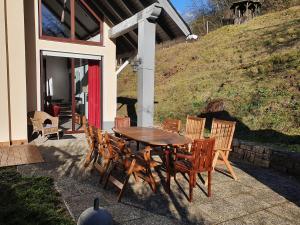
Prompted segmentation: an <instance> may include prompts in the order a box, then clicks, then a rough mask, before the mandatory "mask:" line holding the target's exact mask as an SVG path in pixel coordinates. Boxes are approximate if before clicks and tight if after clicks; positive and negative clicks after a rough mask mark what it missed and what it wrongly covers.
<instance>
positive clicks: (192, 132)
mask: <svg viewBox="0 0 300 225" xmlns="http://www.w3.org/2000/svg"><path fill="white" fill-rule="evenodd" d="M205 120H206V119H205V118H200V117H195V116H187V120H186V127H185V136H186V137H187V138H190V139H191V140H196V139H203V135H204V126H205Z"/></svg>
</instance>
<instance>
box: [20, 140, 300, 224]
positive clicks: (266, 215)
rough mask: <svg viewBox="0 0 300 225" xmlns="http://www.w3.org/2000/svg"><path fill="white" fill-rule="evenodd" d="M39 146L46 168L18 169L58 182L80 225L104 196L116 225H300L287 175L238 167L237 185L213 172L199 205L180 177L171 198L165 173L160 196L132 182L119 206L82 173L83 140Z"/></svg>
mask: <svg viewBox="0 0 300 225" xmlns="http://www.w3.org/2000/svg"><path fill="white" fill-rule="evenodd" d="M38 142H39V143H36V144H37V145H38V146H39V149H40V150H41V153H42V155H43V157H44V159H45V163H41V164H34V165H24V166H19V167H18V170H19V172H21V173H22V174H26V175H37V176H39V175H45V176H51V177H53V178H54V180H55V184H56V187H57V189H58V191H59V192H60V193H61V195H62V197H63V199H64V201H65V203H66V205H67V207H68V208H69V211H70V212H71V214H72V216H73V217H74V219H75V220H76V221H77V218H78V217H79V215H80V213H81V212H82V211H83V210H84V209H86V208H87V207H90V206H92V204H93V199H94V198H95V197H99V198H100V204H101V206H102V207H105V208H106V209H107V210H109V211H110V212H111V213H112V215H113V218H114V220H115V224H124V225H133V224H143V225H146V224H151V225H152V224H222V225H225V224H239V225H240V224H280V225H284V224H300V183H299V182H298V181H297V180H295V179H294V178H293V177H288V176H286V175H284V174H280V173H277V172H274V171H271V170H266V169H261V168H256V167H253V166H250V165H247V164H243V163H238V162H235V163H233V164H234V169H235V171H236V173H237V176H238V178H239V180H238V181H233V180H232V179H231V178H229V177H227V176H225V175H224V174H221V173H219V172H216V173H214V174H213V185H212V193H213V197H211V198H207V197H206V194H205V193H204V192H203V191H202V190H201V189H200V188H202V189H204V190H206V189H205V187H204V186H203V185H202V183H201V182H200V180H198V184H199V187H197V188H195V189H194V190H195V192H194V201H193V203H189V202H188V201H187V199H186V197H185V194H184V193H183V192H182V190H181V189H183V190H184V191H185V192H186V193H187V191H188V182H187V181H186V179H185V178H184V177H182V176H181V175H178V180H179V182H178V183H179V184H180V185H181V186H179V185H178V184H176V183H175V181H174V180H172V185H171V190H172V193H171V194H170V195H167V194H166V192H165V191H164V188H163V185H162V183H163V182H164V178H165V173H164V172H159V173H156V180H157V183H158V191H157V193H155V194H154V193H152V192H151V190H150V188H149V187H148V185H146V184H143V183H135V181H134V180H131V181H130V184H129V185H128V188H127V190H126V192H125V195H124V197H123V199H122V203H117V193H116V189H114V187H112V186H109V187H108V188H107V190H104V189H103V186H102V185H99V183H98V180H99V177H98V175H97V173H96V172H94V171H91V168H88V169H84V168H83V161H84V154H85V152H86V151H87V144H86V142H85V139H84V135H76V136H75V135H74V136H73V135H65V136H64V137H63V139H62V140H59V141H57V140H48V141H45V142H43V141H42V140H39V141H38Z"/></svg>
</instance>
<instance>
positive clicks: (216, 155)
mask: <svg viewBox="0 0 300 225" xmlns="http://www.w3.org/2000/svg"><path fill="white" fill-rule="evenodd" d="M219 155H220V151H216V152H215V156H214V159H213V162H212V168H213V171H215V167H216V165H217V162H218V158H219Z"/></svg>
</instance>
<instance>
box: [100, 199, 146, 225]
mask: <svg viewBox="0 0 300 225" xmlns="http://www.w3.org/2000/svg"><path fill="white" fill-rule="evenodd" d="M105 208H106V209H107V210H108V211H109V212H110V213H111V214H112V217H113V219H114V221H116V222H117V223H120V224H124V223H125V222H127V221H132V220H136V219H141V218H144V217H150V216H152V214H151V213H150V212H148V211H146V210H143V209H140V208H138V207H132V206H128V205H124V204H122V203H118V204H114V205H109V206H107V207H105Z"/></svg>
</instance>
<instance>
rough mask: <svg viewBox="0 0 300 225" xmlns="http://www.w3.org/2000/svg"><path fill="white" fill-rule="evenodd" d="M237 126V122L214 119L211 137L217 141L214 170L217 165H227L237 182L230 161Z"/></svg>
mask: <svg viewBox="0 0 300 225" xmlns="http://www.w3.org/2000/svg"><path fill="white" fill-rule="evenodd" d="M235 126H236V122H232V121H225V120H217V119H213V121H212V127H211V135H210V136H211V137H214V138H215V139H216V144H215V156H214V160H213V170H214V169H215V167H216V165H217V163H222V164H225V166H226V167H227V169H228V171H229V173H230V174H231V176H232V178H233V179H234V180H237V176H236V175H235V173H234V171H233V168H232V166H231V165H230V162H229V161H228V156H229V153H230V151H231V144H232V139H233V134H234V131H235Z"/></svg>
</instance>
